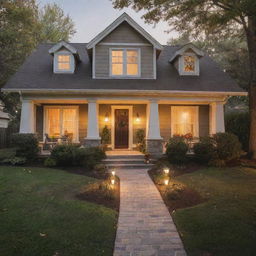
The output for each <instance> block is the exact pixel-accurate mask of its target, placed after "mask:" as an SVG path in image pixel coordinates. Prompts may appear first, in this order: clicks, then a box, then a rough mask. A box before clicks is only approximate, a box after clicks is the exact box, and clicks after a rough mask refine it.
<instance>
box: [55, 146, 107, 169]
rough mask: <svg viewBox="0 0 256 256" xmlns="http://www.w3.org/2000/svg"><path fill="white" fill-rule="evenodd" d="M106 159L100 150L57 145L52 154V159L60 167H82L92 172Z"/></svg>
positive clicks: (97, 148)
mask: <svg viewBox="0 0 256 256" xmlns="http://www.w3.org/2000/svg"><path fill="white" fill-rule="evenodd" d="M105 157H106V155H105V152H104V151H103V150H102V149H101V148H99V147H95V148H79V147H78V146H77V145H72V144H68V145H57V146H56V147H54V148H53V150H52V152H51V158H53V159H54V160H55V161H56V165H58V166H80V167H84V168H85V170H92V169H93V168H94V167H95V165H96V164H98V163H99V162H100V161H101V160H102V159H104V158H105Z"/></svg>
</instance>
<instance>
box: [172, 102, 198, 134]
mask: <svg viewBox="0 0 256 256" xmlns="http://www.w3.org/2000/svg"><path fill="white" fill-rule="evenodd" d="M174 107H189V108H194V110H195V119H196V120H195V122H196V125H195V136H194V137H197V138H198V137H199V106H181V105H180V106H171V136H173V135H174V132H173V131H174V122H173V116H174Z"/></svg>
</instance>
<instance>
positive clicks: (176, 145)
mask: <svg viewBox="0 0 256 256" xmlns="http://www.w3.org/2000/svg"><path fill="white" fill-rule="evenodd" d="M187 152H188V145H187V144H186V142H185V139H184V137H181V136H173V137H172V138H170V139H169V141H168V143H167V146H166V155H167V158H168V161H169V162H170V163H172V164H184V163H186V162H187Z"/></svg>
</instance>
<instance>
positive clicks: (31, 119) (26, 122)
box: [20, 100, 35, 133]
mask: <svg viewBox="0 0 256 256" xmlns="http://www.w3.org/2000/svg"><path fill="white" fill-rule="evenodd" d="M20 133H35V111H34V103H33V101H32V100H22V106H21V117H20Z"/></svg>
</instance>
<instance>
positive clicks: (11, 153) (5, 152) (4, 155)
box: [0, 148, 16, 162]
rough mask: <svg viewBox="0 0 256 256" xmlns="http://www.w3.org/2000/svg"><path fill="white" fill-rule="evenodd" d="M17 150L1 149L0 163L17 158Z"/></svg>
mask: <svg viewBox="0 0 256 256" xmlns="http://www.w3.org/2000/svg"><path fill="white" fill-rule="evenodd" d="M15 155H16V149H15V148H4V149H0V162H2V161H4V160H5V159H10V158H13V157H15Z"/></svg>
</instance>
